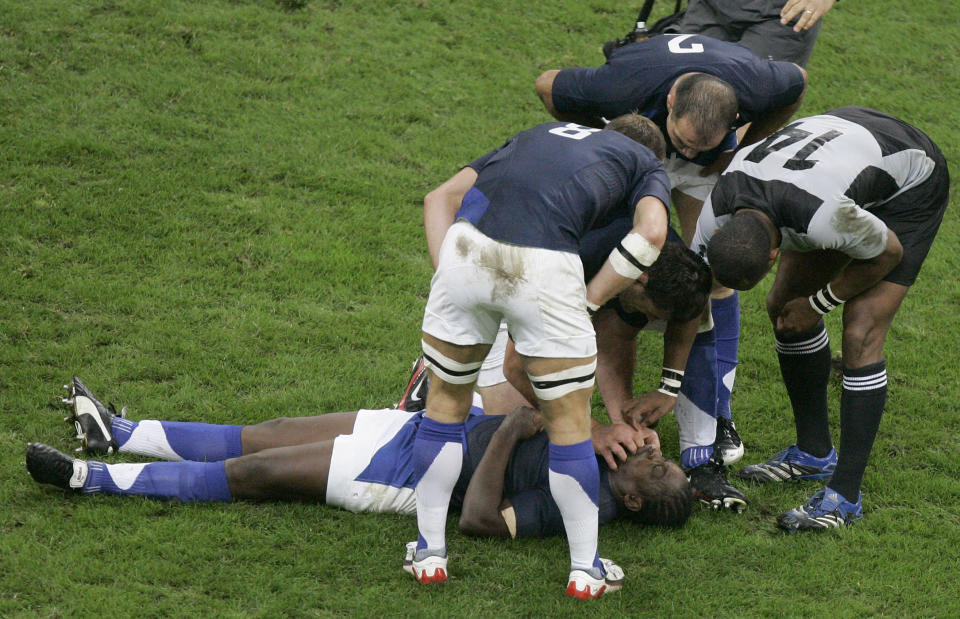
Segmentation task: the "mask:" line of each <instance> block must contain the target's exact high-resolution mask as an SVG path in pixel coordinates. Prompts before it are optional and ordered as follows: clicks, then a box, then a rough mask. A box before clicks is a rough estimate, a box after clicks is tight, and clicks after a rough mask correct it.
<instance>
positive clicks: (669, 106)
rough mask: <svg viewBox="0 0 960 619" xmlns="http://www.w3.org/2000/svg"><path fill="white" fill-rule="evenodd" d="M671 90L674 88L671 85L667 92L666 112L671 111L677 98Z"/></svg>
mask: <svg viewBox="0 0 960 619" xmlns="http://www.w3.org/2000/svg"><path fill="white" fill-rule="evenodd" d="M673 90H674V89H673V88H672V87H671V88H670V90H669V91H668V92H667V114H669V113H670V112H671V111H673V102H674V101H675V100H676V98H677V95H675V94H674V92H673Z"/></svg>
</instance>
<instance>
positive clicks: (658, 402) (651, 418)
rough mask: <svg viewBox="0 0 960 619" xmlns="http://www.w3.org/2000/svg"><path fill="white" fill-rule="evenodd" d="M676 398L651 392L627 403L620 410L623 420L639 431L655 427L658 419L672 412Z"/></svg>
mask: <svg viewBox="0 0 960 619" xmlns="http://www.w3.org/2000/svg"><path fill="white" fill-rule="evenodd" d="M676 403H677V398H675V397H673V396H672V395H667V394H665V393H660V392H659V391H651V392H649V393H645V394H643V395H642V396H640V397H639V398H634V399H632V400H630V401H628V402H627V403H626V404H625V405H624V406H623V409H622V410H621V414H622V415H623V420H624V421H625V422H627V423H629V424H630V425H631V426H633V427H634V428H636V429H637V430H639V429H640V428H643V427H646V428H652V427H654V426H656V424H657V422H658V421H660V418H661V417H663V416H664V415H666V414H667V413H669V412H670V411H672V410H673V405H674V404H676Z"/></svg>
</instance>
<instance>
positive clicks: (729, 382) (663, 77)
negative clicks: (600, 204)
mask: <svg viewBox="0 0 960 619" xmlns="http://www.w3.org/2000/svg"><path fill="white" fill-rule="evenodd" d="M805 89H806V72H805V71H804V70H803V69H802V68H800V67H799V66H797V65H795V64H793V63H791V62H777V61H772V60H765V59H761V58H758V57H756V56H755V55H754V54H752V53H751V52H750V50H748V49H746V48H745V47H742V46H740V45H736V44H734V43H727V42H725V41H720V40H717V39H714V38H711V37H708V36H700V35H693V34H678V35H662V36H655V37H651V38H649V39H646V40H642V41H637V42H635V43H630V44H628V45H624V46H623V47H621V48H619V49H617V50H615V51H614V52H613V53H611V54H610V58H609V60H608V61H607V62H606V63H605V64H603V65H601V66H599V67H577V68H567V69H562V70H551V71H546V72H545V73H543V74H542V75H540V77H539V78H538V79H537V82H536V90H537V94H538V95H539V96H540V98H541V100H542V101H543V104H544V106H545V107H546V109H547V111H548V112H550V114H551V115H552V116H553V117H554V118H557V119H559V120H572V121H574V122H581V123H584V124H588V125H591V126H598V127H599V126H603V119H604V118H613V117H615V116H618V115H620V114H624V113H627V112H630V111H638V112H639V113H640V114H642V115H644V116H647V117H649V118H650V119H652V120H653V121H654V122H655V123H656V124H657V126H658V127H660V129H661V130H662V131H663V133H664V135H666V136H667V146H668V148H667V160H666V169H667V174H668V175H669V177H670V183H671V186H672V189H671V192H672V193H671V198H672V200H673V206H674V208H675V209H676V213H677V217H678V218H679V221H680V227H681V232H682V234H683V239H684V240H685V241H686V242H687V243H689V242H690V240H691V238H692V237H693V231H694V229H695V228H696V221H697V217H698V216H699V214H700V209H701V207H702V206H703V201H704V199H706V197H707V195H708V194H709V193H710V190H711V189H712V188H713V185H714V184H715V183H716V181H717V175H718V174H719V172H721V171H722V170H723V168H724V166H725V165H726V164H727V162H729V160H730V158H731V157H732V155H733V152H734V149H736V148H743V147H744V146H745V145H748V144H752V143H754V142H756V141H758V140H761V139H763V138H764V137H766V136H767V135H769V134H770V133H772V132H773V131H775V130H777V129H779V128H780V127H782V126H783V125H784V124H786V122H787V121H788V120H789V119H790V117H791V116H792V115H793V113H794V112H795V111H796V110H797V109H798V108H799V107H800V103H801V101H802V98H803V93H804V91H805ZM747 123H749V127H747V128H746V132H745V133H744V134H743V135H742V136H741V139H740V143H739V146H738V139H737V131H736V129H737V128H738V127H743V126H744V125H745V124H747ZM712 297H713V299H712V301H711V313H712V315H713V321H714V324H715V326H716V331H715V338H714V340H715V343H714V344H713V347H714V348H715V352H714V351H711V356H713V357H715V359H716V360H715V362H714V367H712V368H710V371H711V372H712V373H713V374H714V375H713V376H709V377H706V378H705V379H704V380H710V379H712V380H713V381H714V382H715V383H716V388H715V389H716V392H717V397H716V403H715V404H712V405H711V406H710V407H709V408H708V409H707V410H705V411H702V412H701V411H695V412H694V417H695V418H699V417H704V418H705V419H706V418H713V419H716V422H714V424H715V426H716V427H715V432H716V437H715V438H716V451H717V452H718V453H717V454H716V455H717V456H718V457H719V458H720V459H721V460H722V462H723V463H725V464H731V463H733V462H735V461H737V460H739V459H740V458H741V457H742V456H743V443H742V441H741V440H740V436H739V435H738V434H737V431H736V426H735V425H734V423H733V420H732V414H731V411H730V392H731V391H732V389H733V383H734V379H735V377H736V368H737V356H738V355H737V352H738V346H739V338H740V306H739V301H738V298H737V295H736V293H735V292H733V291H731V290H728V289H722V288H717V289H716V290H715V291H714V292H713V294H712ZM713 451H714V446H713V445H711V446H710V448H709V449H706V450H703V451H702V452H701V453H700V454H699V455H698V456H697V458H696V459H695V460H693V461H691V462H690V463H689V464H688V465H689V466H691V467H698V466H700V465H703V464H707V463H708V462H709V461H710V460H711V456H713Z"/></svg>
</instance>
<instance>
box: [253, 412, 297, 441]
mask: <svg viewBox="0 0 960 619" xmlns="http://www.w3.org/2000/svg"><path fill="white" fill-rule="evenodd" d="M290 419H291V418H290V417H277V418H276V419H270V420H268V421H261V422H260V423H258V424H254V425H252V426H247V427H248V428H249V429H250V430H251V431H253V432H256V433H257V435H258V436H261V437H262V436H269V435H271V434H273V433H277V432H282V431H283V427H284V425H286V424H287V423H289V422H290Z"/></svg>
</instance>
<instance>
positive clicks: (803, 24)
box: [780, 0, 834, 32]
mask: <svg viewBox="0 0 960 619" xmlns="http://www.w3.org/2000/svg"><path fill="white" fill-rule="evenodd" d="M833 4H834V0H787V3H786V4H784V5H783V8H782V9H780V24H781V25H783V26H786V25H787V24H789V23H790V22H791V21H793V18H794V17H797V16H798V15H799V16H800V17H799V18H798V19H797V23H795V24H794V25H793V31H794V32H800V31H801V30H809V29H810V28H813V26H814V25H815V24H816V23H817V22H818V21H820V18H821V17H823V16H824V15H826V14H827V12H828V11H829V10H830V9H832V8H833Z"/></svg>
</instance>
